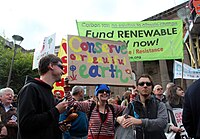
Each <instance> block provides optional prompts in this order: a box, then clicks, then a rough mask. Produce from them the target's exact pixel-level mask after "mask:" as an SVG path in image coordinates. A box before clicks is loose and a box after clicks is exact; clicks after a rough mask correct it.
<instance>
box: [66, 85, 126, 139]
mask: <svg viewBox="0 0 200 139" xmlns="http://www.w3.org/2000/svg"><path fill="white" fill-rule="evenodd" d="M66 93H67V99H68V101H69V104H70V103H71V105H73V104H77V105H78V106H77V110H78V111H83V112H85V113H86V114H87V117H88V121H89V130H88V139H114V132H115V127H114V119H115V117H117V115H119V114H121V113H122V111H123V110H124V109H125V106H120V105H112V104H108V99H109V98H110V87H109V86H107V85H106V84H99V85H97V86H96V89H95V93H94V94H95V96H96V101H95V102H94V101H75V100H74V99H73V98H72V96H71V94H70V93H69V92H66Z"/></svg>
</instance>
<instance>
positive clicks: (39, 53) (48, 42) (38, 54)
mask: <svg viewBox="0 0 200 139" xmlns="http://www.w3.org/2000/svg"><path fill="white" fill-rule="evenodd" d="M55 39H56V33H54V34H53V35H51V36H49V37H45V38H44V41H43V44H42V48H41V47H40V49H39V50H38V49H35V52H34V58H33V67H32V69H36V68H38V62H39V60H40V59H41V58H42V57H44V56H46V55H48V54H54V52H55Z"/></svg>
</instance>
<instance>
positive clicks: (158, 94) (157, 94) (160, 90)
mask: <svg viewBox="0 0 200 139" xmlns="http://www.w3.org/2000/svg"><path fill="white" fill-rule="evenodd" d="M153 93H154V95H155V97H156V98H157V99H159V100H160V101H162V102H163V103H165V102H167V99H166V97H165V95H163V88H162V86H161V85H159V84H157V85H155V86H154V88H153Z"/></svg>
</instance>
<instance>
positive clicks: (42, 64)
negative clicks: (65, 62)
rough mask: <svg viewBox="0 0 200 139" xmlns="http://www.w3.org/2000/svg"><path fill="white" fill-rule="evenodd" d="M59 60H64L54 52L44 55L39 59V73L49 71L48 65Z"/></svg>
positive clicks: (42, 73)
mask: <svg viewBox="0 0 200 139" xmlns="http://www.w3.org/2000/svg"><path fill="white" fill-rule="evenodd" d="M58 62H61V63H62V60H61V59H60V58H59V57H57V56H55V55H54V54H49V55H46V56H44V57H42V58H41V59H40V61H39V66H38V72H39V75H44V74H45V73H47V72H48V71H49V67H48V66H49V64H50V63H52V64H58Z"/></svg>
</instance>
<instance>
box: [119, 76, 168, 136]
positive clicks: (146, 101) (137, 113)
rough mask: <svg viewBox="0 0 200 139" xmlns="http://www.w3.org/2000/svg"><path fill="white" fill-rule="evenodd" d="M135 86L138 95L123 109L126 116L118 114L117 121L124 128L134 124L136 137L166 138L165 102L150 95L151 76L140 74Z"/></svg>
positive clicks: (151, 86) (151, 87)
mask: <svg viewBox="0 0 200 139" xmlns="http://www.w3.org/2000/svg"><path fill="white" fill-rule="evenodd" d="M136 86H137V90H138V92H139V95H138V96H136V99H135V100H134V101H132V104H131V103H129V105H128V108H127V109H126V110H125V111H127V114H128V116H126V115H124V116H120V117H118V118H117V121H118V122H119V123H120V124H121V125H122V126H123V127H124V128H126V127H129V126H132V125H134V126H135V127H136V136H137V139H166V137H165V134H164V129H165V127H166V125H167V122H168V119H167V117H168V116H167V110H166V107H165V104H164V103H162V102H160V101H159V100H157V99H156V98H155V96H154V95H152V89H153V80H152V78H151V76H150V75H148V74H143V75H141V76H140V77H139V78H138V80H137V81H136ZM125 113H126V112H125Z"/></svg>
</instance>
